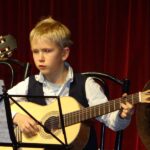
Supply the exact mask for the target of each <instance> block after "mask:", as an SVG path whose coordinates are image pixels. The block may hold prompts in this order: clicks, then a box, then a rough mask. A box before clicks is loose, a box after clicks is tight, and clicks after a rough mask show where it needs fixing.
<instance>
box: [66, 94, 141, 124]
mask: <svg viewBox="0 0 150 150" xmlns="http://www.w3.org/2000/svg"><path fill="white" fill-rule="evenodd" d="M125 102H130V103H131V104H136V103H139V93H135V94H130V95H128V96H126V97H125V98H118V99H114V100H110V101H108V102H106V103H103V104H99V105H96V106H92V107H87V108H83V109H81V110H79V111H75V112H71V113H68V114H65V115H64V123H65V126H69V125H72V124H76V123H79V122H81V121H85V120H88V119H91V118H95V117H98V116H102V115H105V114H108V113H110V112H113V111H115V110H119V109H120V108H121V105H120V104H121V103H125Z"/></svg>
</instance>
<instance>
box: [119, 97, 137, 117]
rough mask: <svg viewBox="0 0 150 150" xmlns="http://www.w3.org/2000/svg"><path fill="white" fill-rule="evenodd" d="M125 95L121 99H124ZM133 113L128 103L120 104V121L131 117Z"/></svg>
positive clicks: (132, 107)
mask: <svg viewBox="0 0 150 150" xmlns="http://www.w3.org/2000/svg"><path fill="white" fill-rule="evenodd" d="M126 95H127V94H124V95H123V97H125V96H126ZM133 113H134V106H133V105H132V104H131V103H129V102H126V103H121V110H120V117H121V118H122V119H125V118H128V117H131V116H132V115H133Z"/></svg>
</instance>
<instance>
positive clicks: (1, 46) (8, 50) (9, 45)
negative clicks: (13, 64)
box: [0, 34, 17, 60]
mask: <svg viewBox="0 0 150 150" xmlns="http://www.w3.org/2000/svg"><path fill="white" fill-rule="evenodd" d="M16 48H17V42H16V39H15V38H14V37H13V36H12V35H10V34H8V35H5V36H0V60H6V59H8V57H10V56H11V55H12V52H13V50H15V49H16Z"/></svg>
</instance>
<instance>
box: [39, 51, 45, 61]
mask: <svg viewBox="0 0 150 150" xmlns="http://www.w3.org/2000/svg"><path fill="white" fill-rule="evenodd" d="M39 61H40V62H43V61H45V58H44V54H43V53H42V52H40V53H39Z"/></svg>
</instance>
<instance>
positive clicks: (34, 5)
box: [0, 0, 150, 150]
mask: <svg viewBox="0 0 150 150" xmlns="http://www.w3.org/2000/svg"><path fill="white" fill-rule="evenodd" d="M43 16H52V17H53V18H55V19H57V20H59V21H61V22H63V23H64V24H65V25H66V26H68V27H69V28H70V30H71V31H72V39H73V41H74V45H73V46H72V48H71V56H70V59H69V62H70V63H71V64H72V66H73V67H74V68H75V70H77V71H79V72H85V71H99V72H106V73H110V74H112V75H115V76H116V77H118V78H125V77H127V78H129V79H130V80H131V93H133V92H137V91H140V90H142V88H143V86H144V84H145V83H146V81H148V80H149V77H150V69H148V68H149V67H148V65H149V61H150V1H149V0H72V1H71V0H3V1H2V0H1V1H0V34H2V35H5V34H12V35H14V36H15V37H16V39H17V42H18V48H17V50H16V52H14V55H13V57H14V58H17V59H19V60H21V61H29V62H30V63H31V64H32V65H33V60H32V55H31V53H30V47H29V40H28V36H29V31H30V30H31V29H32V28H33V26H34V25H35V23H36V22H37V21H39V20H40V18H41V17H43ZM32 72H33V73H35V72H37V71H36V69H35V68H34V66H33V67H32ZM1 74H3V76H4V75H5V74H6V73H5V71H3V72H2V71H1ZM118 96H120V92H118V91H117V90H116V89H114V90H112V97H118ZM113 138H114V134H113V133H112V132H111V131H108V135H107V142H106V149H109V150H110V149H113V143H112V139H113ZM122 148H123V150H129V149H134V150H144V149H145V148H144V146H143V144H142V143H141V141H140V139H139V137H138V134H137V130H136V122H135V116H134V117H133V119H132V122H131V124H130V126H129V127H128V128H127V129H125V131H124V138H123V146H122Z"/></svg>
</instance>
